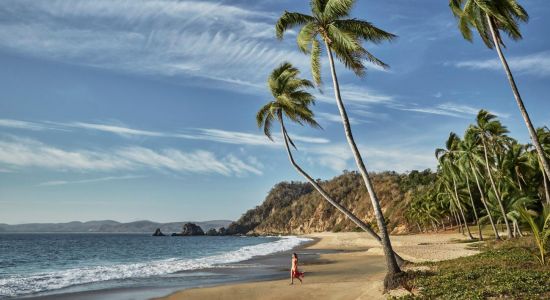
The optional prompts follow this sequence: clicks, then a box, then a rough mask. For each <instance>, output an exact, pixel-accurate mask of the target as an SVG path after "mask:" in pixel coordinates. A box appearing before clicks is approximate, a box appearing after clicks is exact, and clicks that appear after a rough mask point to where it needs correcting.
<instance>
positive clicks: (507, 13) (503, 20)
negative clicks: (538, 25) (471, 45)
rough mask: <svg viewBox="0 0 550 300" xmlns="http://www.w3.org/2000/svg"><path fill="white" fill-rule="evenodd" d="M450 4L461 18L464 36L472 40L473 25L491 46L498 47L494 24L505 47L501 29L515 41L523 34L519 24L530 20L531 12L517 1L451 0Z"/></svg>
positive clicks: (459, 21)
mask: <svg viewBox="0 0 550 300" xmlns="http://www.w3.org/2000/svg"><path fill="white" fill-rule="evenodd" d="M449 6H450V7H451V10H452V12H453V14H454V16H455V17H456V18H457V19H458V28H459V29H460V32H461V33H462V36H463V37H464V38H465V39H467V40H468V41H472V28H475V29H477V32H478V33H479V36H480V37H481V39H482V40H483V42H484V43H485V45H487V47H489V48H490V49H493V48H494V47H495V44H494V41H493V39H492V37H491V26H490V25H492V26H493V28H494V29H495V33H496V35H497V37H498V41H499V43H500V44H501V45H503V46H504V43H503V42H502V39H501V37H500V31H503V32H505V33H506V34H507V35H508V36H509V37H510V38H511V39H513V40H520V39H521V38H522V36H521V31H520V30H519V23H520V22H527V21H528V20H529V15H528V14H527V11H525V9H524V8H523V7H522V6H521V5H520V4H519V3H517V0H490V1H487V0H484V1H480V0H451V1H450V2H449ZM489 22H491V23H492V24H489Z"/></svg>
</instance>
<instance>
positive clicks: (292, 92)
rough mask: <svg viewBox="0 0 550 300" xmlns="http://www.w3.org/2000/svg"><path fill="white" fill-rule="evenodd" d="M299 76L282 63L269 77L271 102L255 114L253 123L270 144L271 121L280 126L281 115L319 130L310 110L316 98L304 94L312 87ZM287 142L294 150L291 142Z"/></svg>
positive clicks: (294, 69)
mask: <svg viewBox="0 0 550 300" xmlns="http://www.w3.org/2000/svg"><path fill="white" fill-rule="evenodd" d="M299 74H300V71H299V70H298V69H297V68H295V67H293V66H292V65H291V64H290V63H288V62H284V63H282V64H281V65H279V66H278V67H277V68H276V69H275V70H273V72H272V73H271V75H270V76H269V79H268V86H269V90H270V91H271V94H272V95H273V100H271V101H269V102H268V103H267V104H266V105H264V106H263V107H262V108H261V109H260V110H259V111H258V114H257V115H256V122H257V124H258V127H261V128H263V130H264V134H265V135H266V136H267V137H268V138H269V139H271V140H272V139H273V138H272V135H271V127H272V125H273V120H276V121H279V122H281V121H282V118H283V115H284V116H286V117H288V118H289V119H290V120H292V121H294V122H296V123H298V124H300V125H303V124H307V125H309V126H312V127H315V128H320V126H319V124H318V123H317V121H315V119H314V114H313V112H312V111H311V109H310V108H309V106H310V105H311V104H314V103H315V98H314V97H313V95H311V94H310V93H308V92H307V91H305V90H304V89H305V88H311V87H313V83H311V81H309V80H307V79H301V78H299V77H298V75H299ZM283 134H285V133H283ZM289 140H290V138H289ZM290 142H291V144H292V146H294V143H292V140H290Z"/></svg>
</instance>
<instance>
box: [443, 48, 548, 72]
mask: <svg viewBox="0 0 550 300" xmlns="http://www.w3.org/2000/svg"><path fill="white" fill-rule="evenodd" d="M495 55H496V54H495ZM508 63H509V64H510V68H511V69H512V72H518V73H523V74H529V75H535V76H541V77H544V76H549V75H550V51H543V52H538V53H533V54H528V55H522V56H511V57H509V58H508ZM448 64H451V65H453V66H455V67H458V68H466V69H472V70H494V71H502V70H503V69H502V64H501V62H500V60H499V59H498V58H492V59H485V60H468V61H461V62H454V63H447V65H448Z"/></svg>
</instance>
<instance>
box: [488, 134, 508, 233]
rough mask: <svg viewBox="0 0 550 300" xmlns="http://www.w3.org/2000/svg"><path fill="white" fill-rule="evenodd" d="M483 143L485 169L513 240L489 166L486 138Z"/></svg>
mask: <svg viewBox="0 0 550 300" xmlns="http://www.w3.org/2000/svg"><path fill="white" fill-rule="evenodd" d="M481 142H482V143H483V153H484V155H485V168H487V174H488V175H489V180H490V181H491V186H492V187H493V191H494V192H495V197H496V198H497V202H498V206H499V208H500V212H501V213H502V218H503V219H504V223H505V224H506V234H507V235H508V238H509V239H510V238H512V228H510V224H509V223H508V218H507V217H506V210H505V209H504V205H502V200H501V199H500V194H499V193H498V190H497V186H496V184H495V181H494V180H493V174H492V172H491V168H490V166H489V156H488V155H487V144H486V143H485V138H484V137H482V138H481Z"/></svg>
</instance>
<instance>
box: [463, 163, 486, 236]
mask: <svg viewBox="0 0 550 300" xmlns="http://www.w3.org/2000/svg"><path fill="white" fill-rule="evenodd" d="M464 173H466V184H467V185H468V194H469V195H470V202H471V203H472V209H473V210H474V217H475V218H476V224H477V230H478V232H479V239H480V240H481V241H483V234H482V233H481V224H479V218H478V217H477V211H476V205H475V203H474V197H473V196H472V190H471V189H470V176H468V172H464Z"/></svg>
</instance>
